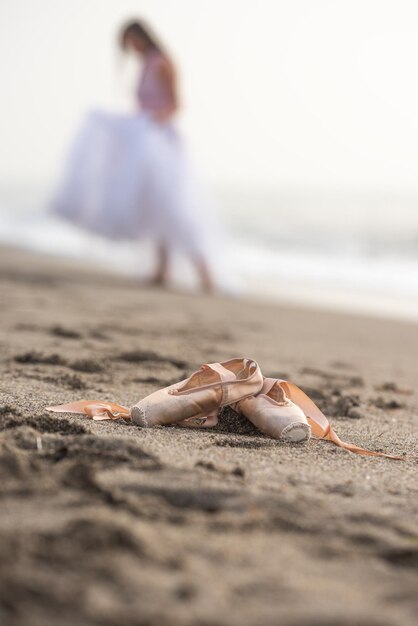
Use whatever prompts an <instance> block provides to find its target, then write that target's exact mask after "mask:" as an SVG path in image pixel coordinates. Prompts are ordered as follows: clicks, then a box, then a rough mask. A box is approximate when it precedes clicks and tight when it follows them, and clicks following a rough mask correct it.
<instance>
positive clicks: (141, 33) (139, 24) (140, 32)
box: [119, 20, 162, 52]
mask: <svg viewBox="0 0 418 626" xmlns="http://www.w3.org/2000/svg"><path fill="white" fill-rule="evenodd" d="M130 35H132V36H133V37H139V38H141V39H143V40H144V41H145V43H146V44H147V46H148V47H149V48H150V49H151V50H157V51H158V52H162V48H161V45H160V43H159V42H158V40H157V38H156V37H155V35H154V33H153V32H152V31H151V29H150V28H149V27H148V26H147V25H146V24H145V23H144V22H143V21H142V20H134V21H131V22H128V23H127V24H125V26H124V27H123V28H122V29H121V31H120V35H119V43H120V45H121V47H122V49H125V48H126V40H127V38H128V37H129V36H130Z"/></svg>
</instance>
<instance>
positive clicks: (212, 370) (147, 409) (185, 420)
mask: <svg viewBox="0 0 418 626" xmlns="http://www.w3.org/2000/svg"><path fill="white" fill-rule="evenodd" d="M262 384H263V376H262V374H261V371H260V368H259V366H258V364H257V363H256V362H255V361H252V360H251V359H231V360H230V361H225V362H224V363H209V364H207V365H202V367H201V368H200V369H198V370H197V371H196V372H194V373H193V374H192V375H191V376H190V377H189V378H186V379H185V380H182V381H181V382H179V383H176V384H174V385H171V386H170V387H166V388H165V389H160V390H158V391H155V392H154V393H152V394H151V395H149V396H147V397H146V398H144V399H143V400H141V401H140V402H138V403H137V404H135V406H133V407H132V408H131V417H132V421H133V422H134V423H135V424H138V425H139V426H142V427H149V426H157V425H166V424H179V425H181V426H199V427H202V426H203V427H210V426H215V425H216V424H217V422H218V414H219V412H220V409H221V408H222V407H223V406H226V405H229V404H233V403H235V402H237V401H238V400H241V399H242V398H246V397H249V396H252V395H253V394H254V393H258V392H259V391H260V389H261V387H262Z"/></svg>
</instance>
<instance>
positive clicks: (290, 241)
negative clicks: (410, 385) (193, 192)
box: [0, 185, 418, 321]
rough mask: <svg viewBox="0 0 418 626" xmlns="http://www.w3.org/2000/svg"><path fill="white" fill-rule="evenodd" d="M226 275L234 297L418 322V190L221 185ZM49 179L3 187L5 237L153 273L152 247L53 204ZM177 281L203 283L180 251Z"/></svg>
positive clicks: (0, 218)
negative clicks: (54, 213) (113, 235)
mask: <svg viewBox="0 0 418 626" xmlns="http://www.w3.org/2000/svg"><path fill="white" fill-rule="evenodd" d="M213 196H214V197H215V198H216V205H217V210H216V213H217V215H216V219H217V221H218V222H219V223H220V224H221V225H222V230H223V232H224V236H223V237H222V241H221V242H218V243H219V245H218V248H217V251H216V254H215V255H214V256H215V259H214V260H215V271H216V276H217V282H218V284H219V285H220V288H221V290H222V291H225V292H226V293H229V294H232V295H234V296H240V295H241V296H250V297H256V298H259V299H263V300H272V301H281V302H285V303H290V304H300V305H303V306H309V307H312V308H313V309H317V308H322V309H328V310H336V311H348V312H355V313H362V314H371V315H378V316H383V317H387V318H396V319H410V320H416V321H418V198H417V197H415V196H414V195H413V194H411V195H408V194H404V195H400V194H396V193H390V192H387V193H383V192H380V193H371V192H365V191H357V192H355V193H354V192H353V191H351V190H343V189H336V190H329V189H328V190H320V189H302V190H300V189H287V190H280V189H279V190H271V189H269V190H266V189H263V190H255V189H243V188H242V187H241V186H236V187H235V188H234V187H230V188H228V189H225V188H223V189H216V188H215V189H214V190H213ZM47 205H48V186H47V185H44V186H36V185H35V186H30V187H29V186H24V185H15V186H12V185H9V186H8V187H7V188H3V189H1V188H0V243H2V244H4V245H10V246H17V247H21V248H27V249H32V250H35V251H39V252H43V253H47V254H51V255H59V256H63V257H67V258H71V259H80V260H83V262H84V263H87V264H91V266H93V267H94V266H95V267H97V266H102V267H106V268H108V269H111V270H112V271H114V272H119V273H121V274H127V275H138V276H145V275H146V274H147V273H149V272H151V269H152V260H153V257H152V246H151V244H150V242H148V243H147V242H146V243H144V244H143V243H111V242H108V241H104V240H101V239H99V238H97V237H94V236H91V235H89V234H87V233H84V232H81V231H79V230H78V229H76V228H74V227H72V226H70V225H68V224H66V223H64V222H61V221H59V220H57V219H56V218H53V217H51V216H50V215H49V214H48V212H47V209H46V207H47ZM173 280H174V281H175V282H176V283H177V284H178V285H179V286H180V287H181V288H192V287H193V284H194V283H193V281H194V277H193V273H192V271H191V268H190V267H189V265H188V263H187V262H186V261H185V260H184V259H182V258H176V259H175V262H174V269H173Z"/></svg>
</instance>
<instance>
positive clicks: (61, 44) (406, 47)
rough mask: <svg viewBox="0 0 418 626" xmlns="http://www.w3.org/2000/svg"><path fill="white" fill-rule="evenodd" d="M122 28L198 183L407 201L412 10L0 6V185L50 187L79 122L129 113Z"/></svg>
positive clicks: (415, 135)
mask: <svg viewBox="0 0 418 626" xmlns="http://www.w3.org/2000/svg"><path fill="white" fill-rule="evenodd" d="M135 16H139V17H143V18H145V19H147V21H148V22H149V23H150V24H151V25H152V26H153V27H154V30H155V31H156V32H157V33H158V34H159V36H160V39H161V40H162V41H163V42H164V44H165V46H166V48H167V49H168V50H169V51H170V52H171V53H172V55H173V58H174V60H175V62H176V63H177V66H178V68H179V72H180V77H181V101H182V103H183V110H182V114H181V118H180V120H179V124H180V127H181V129H182V131H183V133H184V135H185V137H186V138H187V139H188V142H189V144H190V145H191V148H192V152H193V153H194V155H195V158H196V161H197V162H198V163H199V166H200V169H201V171H202V172H203V174H204V177H205V178H206V179H207V180H208V181H210V182H213V183H214V184H217V185H226V186H232V187H233V186H235V187H236V186H241V187H242V188H247V187H266V188H273V189H274V188H279V187H296V188H310V187H320V188H339V187H341V188H349V189H371V190H379V191H382V190H383V191H384V190H391V192H393V193H411V194H418V178H417V172H418V115H417V111H418V81H417V79H416V67H417V61H418V3H417V2H416V0H286V1H285V0H199V2H197V1H196V0H142V1H136V2H132V1H131V0H71V2H68V1H64V0H31V2H27V0H1V4H0V76H1V92H2V93H1V107H2V111H1V113H2V114H1V115H0V184H3V183H10V184H11V183H21V182H30V183H34V182H42V183H43V182H47V181H50V180H52V178H53V177H54V176H55V175H56V173H57V171H58V169H59V165H60V163H61V161H62V157H63V154H64V152H65V150H66V147H67V146H68V144H69V142H70V140H71V137H72V136H73V134H74V132H75V129H76V128H77V124H79V122H80V120H81V119H82V116H83V115H84V114H85V113H86V111H88V110H89V109H90V108H92V107H94V108H97V107H107V108H116V107H121V106H122V104H123V105H124V106H125V107H126V103H127V102H128V101H130V94H129V89H128V85H127V81H126V80H122V79H121V78H120V74H121V71H122V69H123V74H124V76H126V74H127V68H128V67H129V65H128V64H126V63H125V62H124V61H123V60H122V55H121V54H120V53H118V51H117V49H116V45H115V38H116V33H117V30H118V27H119V26H120V24H121V23H122V22H124V21H125V20H126V19H127V18H131V17H135Z"/></svg>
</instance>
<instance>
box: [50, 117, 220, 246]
mask: <svg viewBox="0 0 418 626" xmlns="http://www.w3.org/2000/svg"><path fill="white" fill-rule="evenodd" d="M198 187H199V186H198V184H197V181H196V178H195V176H194V175H193V174H192V172H191V170H190V164H189V162H188V159H187V156H186V151H185V148H184V146H183V143H182V141H181V138H180V137H179V135H178V134H177V132H176V130H175V128H174V127H173V125H172V124H171V123H164V124H160V123H157V122H155V121H154V120H152V119H151V118H150V117H149V116H147V115H145V114H141V115H136V116H123V115H114V114H109V113H104V112H94V113H90V114H89V115H88V116H87V118H86V120H85V122H84V124H83V126H82V128H81V131H80V132H79V133H78V135H77V137H76V140H75V142H74V145H73V148H72V150H71V153H70V156H69V159H68V163H67V166H66V168H65V172H64V177H63V180H62V182H61V184H60V186H59V188H58V190H57V193H56V195H55V198H54V202H53V212H54V213H55V214H57V215H59V216H61V217H64V218H66V219H67V220H69V221H71V222H73V223H75V224H77V225H79V226H81V227H82V228H84V229H87V230H89V231H91V232H93V233H95V234H97V235H102V236H104V237H107V238H109V239H138V238H140V237H151V238H152V239H154V240H155V241H157V242H159V243H163V244H165V245H166V246H167V247H169V248H179V249H182V250H183V251H184V252H186V253H188V254H191V255H194V256H197V257H204V256H206V253H207V251H208V232H209V231H210V228H208V223H207V219H206V216H205V212H204V207H203V206H202V199H203V195H202V192H201V191H200V190H199V188H198Z"/></svg>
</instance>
